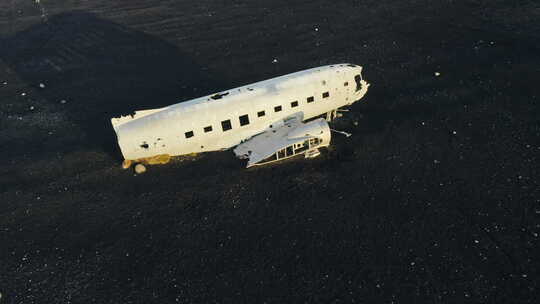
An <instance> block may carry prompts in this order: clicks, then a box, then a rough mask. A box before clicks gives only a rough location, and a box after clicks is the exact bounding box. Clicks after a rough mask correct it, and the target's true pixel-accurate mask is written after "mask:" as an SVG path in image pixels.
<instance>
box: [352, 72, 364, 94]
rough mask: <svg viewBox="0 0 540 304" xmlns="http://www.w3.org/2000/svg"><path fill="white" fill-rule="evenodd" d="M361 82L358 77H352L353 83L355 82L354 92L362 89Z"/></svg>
mask: <svg viewBox="0 0 540 304" xmlns="http://www.w3.org/2000/svg"><path fill="white" fill-rule="evenodd" d="M361 80H362V79H361V78H360V75H356V76H354V81H355V82H356V92H358V91H360V89H361V88H362V84H361V83H360V81H361Z"/></svg>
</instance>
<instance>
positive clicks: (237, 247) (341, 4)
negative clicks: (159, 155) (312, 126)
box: [0, 0, 540, 303]
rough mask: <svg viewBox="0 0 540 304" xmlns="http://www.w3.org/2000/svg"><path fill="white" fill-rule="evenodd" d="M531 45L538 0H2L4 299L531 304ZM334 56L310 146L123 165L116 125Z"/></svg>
mask: <svg viewBox="0 0 540 304" xmlns="http://www.w3.org/2000/svg"><path fill="white" fill-rule="evenodd" d="M539 51H540V5H539V4H538V2H537V1H532V0H531V1H525V0H524V1H518V0H512V1H494V0H490V1H487V0H485V1H483V0H476V1H473V0H463V1H450V0H448V1H427V0H425V1H422V0H417V1H398V0H378V1H374V0H369V1H338V2H334V1H321V0H310V1H307V0H306V1H281V0H279V1H277V0H275V1H246V0H243V1H240V0H236V1H223V0H220V1H209V0H201V1H172V0H169V1H157V0H145V1H143V0H131V1H120V0H94V1H73V0H72V1H69V0H64V1H60V0H57V1H47V0H42V1H41V3H40V4H36V3H34V2H33V1H30V0H26V1H23V0H5V1H0V152H1V156H2V157H1V161H0V293H1V299H0V303H177V302H178V303H192V302H194V303H197V302H198V303H209V302H219V303H263V302H266V303H287V302H293V303H299V302H308V303H352V302H356V303H358V302H360V303H463V302H467V303H533V302H535V301H536V300H537V298H536V295H537V294H538V293H539V288H540V286H539V278H540V263H539V260H538V259H539V256H540V249H539V240H540V195H539V188H540V187H539V182H538V177H539V168H538V167H539V166H538V156H539V155H540V140H539V138H540V137H539V135H540V111H539V107H538V105H537V104H538V101H537V100H538V96H539V95H538V90H537V87H538V81H539V80H540V78H539V77H538V72H539V69H540V52H539ZM274 59H276V60H277V62H273V61H274ZM338 62H353V63H357V64H361V65H363V66H364V76H365V78H366V79H368V80H369V81H370V82H371V83H372V86H371V88H370V91H369V92H368V95H367V96H366V98H365V99H364V100H363V102H361V103H357V104H355V105H354V106H352V107H351V112H349V113H348V114H346V116H345V117H343V118H342V119H341V120H340V121H338V122H336V124H337V126H338V127H339V128H341V129H342V130H346V131H349V132H352V133H353V134H354V135H353V137H351V138H349V139H345V138H343V137H339V136H334V139H333V140H334V145H333V146H332V147H331V148H330V149H329V150H328V151H326V152H325V153H324V154H323V155H322V156H321V157H320V158H318V159H316V160H310V161H307V160H301V159H299V160H293V161H287V162H285V163H282V164H279V165H274V166H268V167H262V168H255V169H249V170H246V169H244V168H243V167H242V163H241V162H240V161H239V160H237V159H235V158H234V156H233V154H232V152H230V151H229V152H220V153H209V154H203V155H200V156H198V157H196V158H195V159H189V160H175V161H174V162H173V163H171V164H169V165H165V166H156V167H150V168H149V171H148V172H147V173H146V174H144V175H141V176H135V175H134V174H133V172H132V171H124V170H122V169H121V168H120V160H121V159H120V158H121V157H120V154H119V152H118V150H117V147H116V141H115V137H114V132H113V131H112V128H111V126H110V123H109V118H110V117H113V116H116V115H118V114H121V113H127V112H130V111H133V110H139V109H145V108H153V107H158V106H163V105H168V104H172V103H175V102H178V101H181V100H187V99H190V98H193V97H197V96H201V95H204V94H210V93H212V92H215V91H219V90H222V89H227V88H231V87H235V86H238V85H242V84H246V83H249V82H254V81H258V80H262V79H266V78H270V77H273V76H278V75H282V74H285V73H289V72H294V71H297V70H301V69H305V68H310V67H314V66H318V65H323V64H331V63H338ZM436 72H439V73H441V74H440V76H438V77H437V76H435V73H436ZM40 83H42V84H44V85H45V87H44V88H41V87H40ZM354 122H358V124H357V125H355V124H354Z"/></svg>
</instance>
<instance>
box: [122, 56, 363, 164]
mask: <svg viewBox="0 0 540 304" xmlns="http://www.w3.org/2000/svg"><path fill="white" fill-rule="evenodd" d="M361 72H362V67H361V66H357V65H351V64H336V65H328V66H322V67H318V68H313V69H308V70H304V71H300V72H296V73H292V74H288V75H283V76H280V77H276V78H272V79H268V80H264V81H260V82H256V83H253V84H249V85H245V86H242V87H238V88H233V89H230V90H227V91H222V92H218V93H215V94H211V95H208V96H203V97H199V98H195V99H192V100H188V101H185V102H181V103H177V104H174V105H171V106H168V107H165V108H161V109H149V110H144V111H137V112H136V113H135V115H134V116H133V117H131V116H123V117H120V118H112V119H111V123H112V125H113V127H114V129H115V132H116V134H117V139H118V144H119V146H120V149H121V151H122V154H123V156H124V158H125V159H126V160H136V159H141V158H147V157H152V156H155V155H160V154H169V155H171V156H175V155H183V154H190V153H199V152H208V151H216V150H223V149H228V148H231V147H234V146H236V145H238V144H239V143H241V142H242V141H244V140H246V139H248V138H250V137H252V136H254V135H256V134H259V133H261V132H264V131H265V130H267V129H268V128H269V127H270V125H272V124H275V123H279V122H280V121H282V120H283V119H284V118H286V117H288V116H290V115H292V114H294V113H298V112H301V113H302V116H303V119H304V120H306V119H310V118H312V117H315V116H318V115H321V114H323V113H326V112H329V111H332V110H335V109H337V108H340V107H342V106H345V105H349V104H352V103H353V102H354V101H356V100H358V99H361V98H362V97H363V96H364V95H365V93H366V92H367V87H368V86H369V84H367V82H365V81H363V80H362V81H363V83H362V88H361V90H358V91H355V86H356V84H355V75H361ZM345 82H348V86H344V83H345ZM326 92H327V94H328V96H327V97H325V98H323V94H324V93H326ZM309 97H313V101H312V102H308V98H309ZM295 101H297V106H295V107H293V106H292V104H291V103H292V102H295ZM279 106H281V109H279V108H276V107H279ZM261 111H264V116H262V117H259V116H258V112H261ZM243 115H248V120H249V123H248V124H245V121H244V125H241V124H240V117H241V116H243ZM227 120H228V121H229V122H230V127H231V129H230V130H224V128H223V126H222V122H223V121H227ZM225 125H227V123H225ZM210 126H211V128H212V130H211V131H208V132H205V128H206V127H210ZM190 132H192V133H190Z"/></svg>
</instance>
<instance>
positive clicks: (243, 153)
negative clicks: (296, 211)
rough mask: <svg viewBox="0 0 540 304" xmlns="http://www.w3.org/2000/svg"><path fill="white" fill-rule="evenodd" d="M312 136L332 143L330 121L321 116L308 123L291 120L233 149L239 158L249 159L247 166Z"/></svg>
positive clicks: (326, 142)
mask: <svg viewBox="0 0 540 304" xmlns="http://www.w3.org/2000/svg"><path fill="white" fill-rule="evenodd" d="M311 138H319V139H320V140H321V142H322V144H321V146H327V145H328V144H329V143H330V128H329V127H328V123H327V122H326V121H325V120H324V119H322V118H320V119H316V120H314V121H311V122H308V123H302V122H299V121H298V120H291V121H290V122H289V123H285V124H283V125H282V126H280V127H277V128H271V129H268V130H267V131H265V132H263V133H261V134H259V135H256V136H254V137H252V138H251V139H249V140H247V141H245V142H243V143H241V144H239V145H238V146H237V147H236V148H235V149H234V150H233V151H234V153H235V154H236V156H237V157H238V158H241V159H246V158H247V159H248V164H247V166H248V167H250V166H253V165H255V164H257V163H259V162H261V161H263V160H264V159H266V158H268V157H270V156H272V154H274V153H276V152H277V151H279V150H282V149H285V148H287V147H289V146H291V145H294V144H297V143H301V142H304V141H305V140H308V139H311Z"/></svg>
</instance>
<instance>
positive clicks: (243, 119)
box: [239, 114, 249, 126]
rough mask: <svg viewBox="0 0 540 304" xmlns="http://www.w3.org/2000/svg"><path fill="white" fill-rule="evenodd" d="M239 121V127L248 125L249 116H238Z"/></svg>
mask: <svg viewBox="0 0 540 304" xmlns="http://www.w3.org/2000/svg"><path fill="white" fill-rule="evenodd" d="M239 120H240V126H245V125H249V116H248V115H247V114H246V115H242V116H240V117H239Z"/></svg>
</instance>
